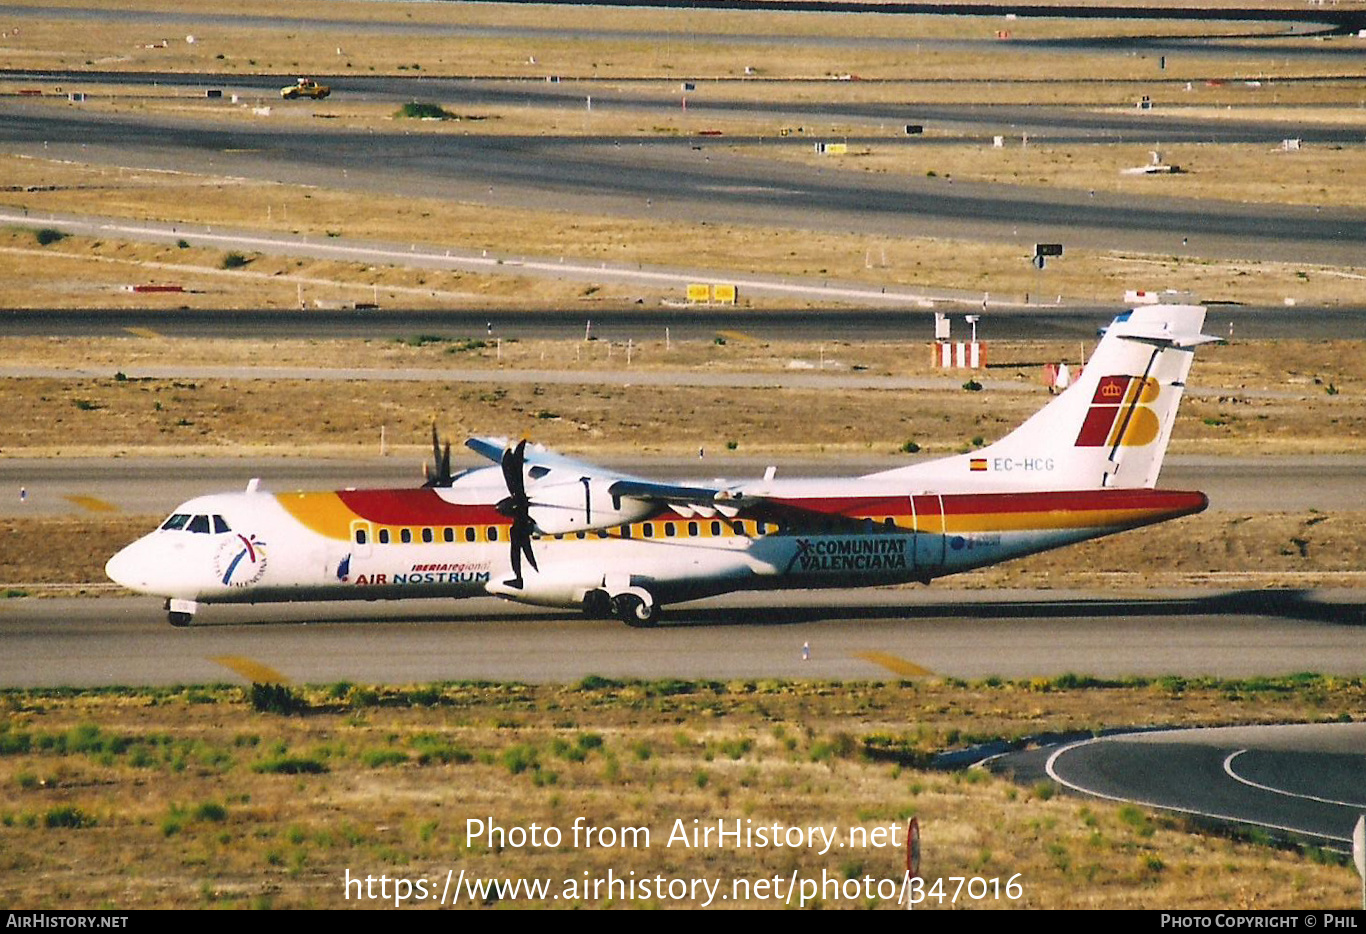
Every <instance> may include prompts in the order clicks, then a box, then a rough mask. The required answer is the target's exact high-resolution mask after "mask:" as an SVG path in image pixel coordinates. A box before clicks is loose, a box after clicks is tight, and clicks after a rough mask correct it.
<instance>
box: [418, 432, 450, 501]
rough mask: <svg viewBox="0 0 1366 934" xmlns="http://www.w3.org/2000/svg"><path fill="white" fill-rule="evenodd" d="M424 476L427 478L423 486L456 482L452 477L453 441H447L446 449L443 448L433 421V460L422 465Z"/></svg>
mask: <svg viewBox="0 0 1366 934" xmlns="http://www.w3.org/2000/svg"><path fill="white" fill-rule="evenodd" d="M422 476H423V477H424V478H425V480H424V482H423V484H422V485H423V486H429V487H446V486H450V485H451V484H452V483H453V482H454V478H452V477H451V443H450V442H449V441H447V442H446V446H445V449H444V450H443V449H442V446H441V436H440V435H439V434H438V433H437V431H436V422H432V462H431V463H430V464H423V465H422Z"/></svg>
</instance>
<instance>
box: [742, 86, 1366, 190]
mask: <svg viewBox="0 0 1366 934" xmlns="http://www.w3.org/2000/svg"><path fill="white" fill-rule="evenodd" d="M1353 116H1354V117H1355V118H1358V119H1360V120H1361V121H1362V123H1363V126H1366V110H1363V111H1359V112H1358V111H1354V112H1353ZM1287 133H1293V130H1290V129H1287ZM1154 147H1156V149H1154ZM740 150H741V151H743V152H744V153H746V154H747V155H751V156H753V157H756V158H759V157H762V158H766V159H774V158H777V159H786V160H795V161H800V162H802V163H804V164H807V165H820V166H830V165H837V166H839V167H841V168H847V169H855V170H861V171H864V172H876V173H887V172H900V173H907V174H910V175H928V174H930V173H934V174H935V175H940V176H946V177H950V176H951V177H953V178H955V179H959V180H962V181H977V182H992V183H995V184H1000V185H1028V186H1039V187H1046V188H1066V189H1072V190H1075V191H1088V190H1089V191H1092V192H1107V193H1117V194H1122V195H1126V196H1129V197H1133V198H1135V199H1141V198H1145V197H1154V196H1156V197H1170V198H1199V199H1213V200H1217V201H1239V202H1259V203H1265V204H1305V205H1314V206H1318V207H1334V208H1363V207H1366V193H1363V191H1362V186H1361V184H1360V179H1361V178H1362V177H1363V176H1366V144H1362V145H1351V146H1338V145H1334V146H1317V147H1316V146H1310V147H1308V148H1304V149H1300V150H1296V151H1282V150H1280V149H1278V148H1273V147H1269V146H1257V145H1229V144H1218V145H1204V144H1186V145H1174V146H1161V145H1160V144H1158V143H1153V144H1142V143H1139V144H1133V145H1100V146H1097V145H1090V146H1075V147H1068V148H1061V147H1054V146H1039V145H1037V144H1036V145H1022V142H1021V139H1020V137H1019V135H1015V136H1013V137H1010V138H1009V139H1008V140H1007V141H1006V145H1005V146H1004V147H1003V148H1001V149H995V148H993V147H992V146H991V144H990V143H988V144H986V145H983V144H981V143H970V144H969V143H964V144H959V145H935V146H923V147H906V146H896V147H891V146H887V147H879V146H877V145H854V146H851V147H850V149H849V152H848V153H847V154H846V155H838V156H828V155H820V154H817V153H815V152H814V150H799V149H776V148H775V147H767V148H758V147H741V148H740ZM1154 151H1158V152H1160V154H1161V156H1162V160H1163V162H1165V163H1166V164H1167V165H1173V166H1179V167H1180V168H1181V170H1182V171H1181V173H1179V174H1170V175H1139V174H1126V173H1125V171H1124V170H1126V169H1131V168H1139V167H1142V166H1145V165H1148V164H1149V163H1150V162H1151V157H1150V153H1152V152H1154Z"/></svg>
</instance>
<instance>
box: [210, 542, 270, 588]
mask: <svg viewBox="0 0 1366 934" xmlns="http://www.w3.org/2000/svg"><path fill="white" fill-rule="evenodd" d="M265 545H266V543H265V542H262V541H257V539H256V536H255V535H254V534H253V535H250V536H248V535H233V536H232V537H230V538H227V539H225V540H224V541H223V544H221V545H219V546H218V552H217V554H215V555H214V559H213V567H214V573H216V574H217V575H218V579H219V580H220V581H222V582H223V586H225V587H247V586H250V585H251V584H254V583H256V582H257V581H259V580H260V579H261V575H263V574H265V573H266V549H265Z"/></svg>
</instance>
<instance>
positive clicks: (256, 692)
mask: <svg viewBox="0 0 1366 934" xmlns="http://www.w3.org/2000/svg"><path fill="white" fill-rule="evenodd" d="M248 699H249V700H250V701H251V706H252V709H253V710H256V711H259V712H261V713H278V714H286V715H288V714H296V713H303V712H304V711H305V710H307V709H308V702H307V701H305V700H304V699H303V698H302V697H300V696H299V695H298V694H296V693H294V692H293V691H291V690H290V689H289V688H287V687H286V686H285V685H283V684H261V683H260V682H256V681H253V682H252V685H251V688H250V689H249V690H248Z"/></svg>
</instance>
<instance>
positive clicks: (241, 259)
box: [221, 250, 251, 269]
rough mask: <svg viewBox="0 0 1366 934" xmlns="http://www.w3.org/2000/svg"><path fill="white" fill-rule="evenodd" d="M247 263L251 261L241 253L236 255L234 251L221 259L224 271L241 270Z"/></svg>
mask: <svg viewBox="0 0 1366 934" xmlns="http://www.w3.org/2000/svg"><path fill="white" fill-rule="evenodd" d="M249 262H251V260H249V259H247V258H246V257H245V256H243V255H242V254H241V253H238V252H237V251H236V250H233V251H232V252H231V253H228V254H226V255H225V256H224V257H223V262H222V264H221V265H222V266H223V268H224V269H241V268H242V267H243V266H245V265H246V264H247V263H249Z"/></svg>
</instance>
